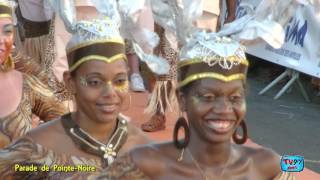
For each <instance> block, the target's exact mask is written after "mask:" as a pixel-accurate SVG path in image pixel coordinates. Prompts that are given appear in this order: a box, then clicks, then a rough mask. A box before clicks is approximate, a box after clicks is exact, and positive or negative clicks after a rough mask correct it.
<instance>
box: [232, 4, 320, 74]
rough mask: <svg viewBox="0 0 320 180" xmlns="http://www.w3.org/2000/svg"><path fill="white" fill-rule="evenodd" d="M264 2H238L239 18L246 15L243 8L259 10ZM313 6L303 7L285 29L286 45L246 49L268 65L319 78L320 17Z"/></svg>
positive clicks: (252, 46)
mask: <svg viewBox="0 0 320 180" xmlns="http://www.w3.org/2000/svg"><path fill="white" fill-rule="evenodd" d="M260 2H261V0H238V3H240V4H239V6H238V10H237V17H242V16H243V15H245V14H246V12H245V10H244V8H242V5H244V4H245V3H250V4H252V5H253V6H254V7H256V6H257V5H258V4H259V3H260ZM317 8H320V7H314V6H312V5H306V6H304V5H300V6H299V7H298V8H297V9H296V13H295V16H294V17H292V18H291V19H290V21H289V22H288V24H287V25H286V26H285V27H284V29H285V32H286V38H285V44H284V45H283V46H282V47H281V48H280V49H274V48H272V47H271V46H269V45H268V44H266V43H264V42H261V43H258V44H257V43H255V44H254V45H251V46H247V52H248V53H249V54H252V55H254V56H257V57H259V58H262V59H265V60H267V61H270V62H273V63H276V64H279V65H282V66H285V67H288V68H291V69H294V70H297V71H299V72H303V73H306V74H308V75H311V76H314V77H319V78H320V15H319V14H318V13H317V12H316V10H317Z"/></svg>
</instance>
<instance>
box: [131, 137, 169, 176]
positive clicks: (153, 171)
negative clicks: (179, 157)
mask: <svg viewBox="0 0 320 180" xmlns="http://www.w3.org/2000/svg"><path fill="white" fill-rule="evenodd" d="M171 146H172V145H171V143H162V144H149V145H145V146H140V147H137V148H135V149H133V150H132V151H131V152H130V156H131V158H132V161H133V162H134V163H135V164H136V165H137V166H138V168H139V169H141V170H142V171H143V172H144V173H145V174H146V175H147V176H149V177H152V176H157V175H159V174H162V173H165V171H166V167H167V164H168V161H170V157H167V156H166V154H167V152H168V150H169V149H171ZM151 164H152V166H150V165H151Z"/></svg>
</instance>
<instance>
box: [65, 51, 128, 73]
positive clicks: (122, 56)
mask: <svg viewBox="0 0 320 180" xmlns="http://www.w3.org/2000/svg"><path fill="white" fill-rule="evenodd" d="M92 60H95V61H103V62H106V63H112V62H115V61H117V60H125V61H127V56H126V55H125V54H117V55H114V56H112V57H105V56H99V55H90V56H85V57H83V58H81V59H79V60H78V61H77V62H76V63H74V64H73V65H72V66H70V68H69V71H70V72H72V71H74V70H75V69H77V68H78V67H79V66H80V65H81V64H83V63H85V62H87V61H92Z"/></svg>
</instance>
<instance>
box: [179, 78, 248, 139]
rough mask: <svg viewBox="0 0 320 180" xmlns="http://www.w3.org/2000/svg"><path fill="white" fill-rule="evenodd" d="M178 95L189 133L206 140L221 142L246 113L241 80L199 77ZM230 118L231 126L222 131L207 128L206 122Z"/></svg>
mask: <svg viewBox="0 0 320 180" xmlns="http://www.w3.org/2000/svg"><path fill="white" fill-rule="evenodd" d="M190 87H191V88H190V90H189V91H188V92H187V94H182V95H181V102H183V103H181V106H185V107H183V109H188V111H187V112H186V113H187V118H188V120H189V123H190V129H191V134H197V135H198V136H199V138H201V139H202V140H205V141H208V142H210V143H223V142H226V141H229V140H230V139H231V136H232V134H233V133H234V131H235V129H236V127H237V126H238V125H239V124H240V122H241V121H242V120H243V119H244V116H245V113H246V102H245V90H244V85H243V82H242V81H241V80H236V81H232V82H228V83H225V82H222V81H219V80H215V79H202V80H200V81H197V82H195V83H194V84H193V85H192V86H190ZM217 120H219V121H231V122H232V128H230V130H229V131H228V132H226V133H221V132H217V131H215V130H212V129H211V128H208V123H207V122H208V121H217Z"/></svg>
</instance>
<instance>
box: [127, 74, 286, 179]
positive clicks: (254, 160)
mask: <svg viewBox="0 0 320 180" xmlns="http://www.w3.org/2000/svg"><path fill="white" fill-rule="evenodd" d="M245 86H246V85H245V83H244V81H242V80H234V81H231V82H222V81H220V80H216V79H201V80H196V81H194V82H192V83H191V84H189V85H187V86H186V87H185V88H182V89H179V90H178V91H177V95H178V99H179V103H180V108H181V111H183V112H184V114H185V117H186V119H187V120H188V122H189V129H190V141H189V144H188V145H187V147H186V148H185V149H184V151H183V150H182V149H178V148H177V147H176V146H175V145H174V144H173V143H172V142H168V143H162V144H155V145H152V146H145V147H141V148H138V149H135V150H134V151H132V153H131V154H130V156H131V157H132V159H133V161H134V163H136V165H137V166H138V168H140V169H141V170H142V171H143V173H145V174H146V176H148V177H149V178H151V179H205V177H204V176H206V177H207V178H209V179H239V178H240V177H241V178H242V179H272V178H273V177H274V176H275V175H276V174H277V173H280V167H279V162H280V159H279V156H278V155H277V154H276V153H274V152H273V151H271V150H267V149H253V148H249V147H246V146H240V145H235V144H233V143H231V139H232V134H233V133H234V132H235V130H236V128H237V127H238V126H239V124H240V122H241V121H243V120H244V117H245V114H246V101H245ZM212 124H214V125H212ZM221 124H223V126H224V125H226V124H227V125H226V126H224V127H223V128H221V127H219V126H220V125H221ZM182 152H184V153H182ZM195 161H196V163H197V164H198V166H199V167H197V165H196V163H195ZM262 161H263V162H264V163H261V162H262ZM150 164H152V166H150ZM204 174H205V175H204Z"/></svg>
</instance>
